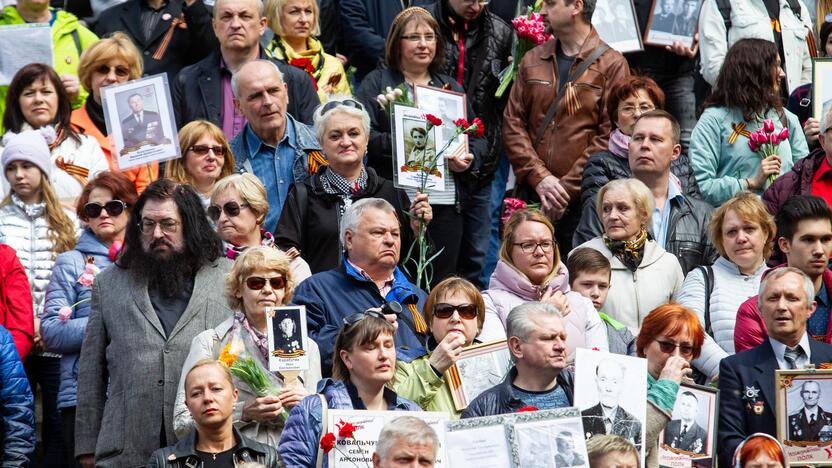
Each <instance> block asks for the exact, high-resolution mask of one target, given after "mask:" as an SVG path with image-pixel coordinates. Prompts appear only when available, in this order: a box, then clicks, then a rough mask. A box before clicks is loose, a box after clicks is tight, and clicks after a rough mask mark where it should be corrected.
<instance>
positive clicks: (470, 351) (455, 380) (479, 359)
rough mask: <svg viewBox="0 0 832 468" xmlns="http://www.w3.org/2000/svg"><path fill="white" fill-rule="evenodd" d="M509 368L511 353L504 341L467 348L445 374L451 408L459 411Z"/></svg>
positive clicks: (494, 382) (503, 378)
mask: <svg viewBox="0 0 832 468" xmlns="http://www.w3.org/2000/svg"><path fill="white" fill-rule="evenodd" d="M509 369H511V353H510V352H509V350H508V342H507V341H506V340H500V341H491V342H488V343H482V344H477V345H473V346H469V347H467V348H465V349H463V350H462V352H461V353H460V355H459V358H458V359H457V361H456V362H455V363H454V364H453V365H451V367H450V368H448V370H447V371H445V381H446V382H447V385H448V387H449V388H450V390H451V396H452V397H453V400H454V407H456V409H457V411H462V410H464V409H465V408H467V407H468V405H469V404H470V403H471V402H472V401H473V400H474V398H476V397H477V396H479V395H480V394H481V393H482V392H484V391H485V390H488V389H489V388H491V387H494V386H495V385H497V384H499V383H500V382H502V381H503V380H505V378H506V375H507V374H508V371H509Z"/></svg>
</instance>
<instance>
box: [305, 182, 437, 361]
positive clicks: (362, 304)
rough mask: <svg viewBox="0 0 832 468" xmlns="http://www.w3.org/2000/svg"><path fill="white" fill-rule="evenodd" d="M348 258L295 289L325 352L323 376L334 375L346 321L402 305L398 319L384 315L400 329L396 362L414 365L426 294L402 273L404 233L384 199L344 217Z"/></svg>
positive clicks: (423, 331) (359, 205)
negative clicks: (334, 361) (392, 303)
mask: <svg viewBox="0 0 832 468" xmlns="http://www.w3.org/2000/svg"><path fill="white" fill-rule="evenodd" d="M340 241H341V245H342V247H343V249H344V252H345V253H344V256H343V257H342V259H341V262H340V265H339V266H338V267H336V268H334V269H332V270H329V271H323V272H320V273H316V274H314V275H312V276H311V277H309V278H308V279H306V280H305V281H304V282H302V283H301V284H300V285H299V286H298V288H297V289H296V290H295V297H294V299H293V302H294V303H295V304H298V305H305V306H306V321H307V328H308V330H309V337H310V338H312V339H313V340H315V342H317V343H318V347H319V348H320V350H321V373H322V375H323V376H324V377H329V376H330V374H331V373H332V351H333V345H334V343H335V337H336V336H337V335H338V332H339V331H340V330H341V327H342V326H343V325H344V319H346V318H347V317H349V316H350V315H352V314H354V313H356V312H363V311H365V310H367V309H370V308H374V307H382V306H383V305H384V304H385V303H387V302H389V301H396V302H398V303H399V304H400V305H401V307H402V310H401V312H400V313H398V314H393V313H390V312H385V314H386V318H387V320H388V321H390V322H391V323H393V324H394V325H395V326H396V328H397V329H396V336H395V342H396V358H397V359H398V360H401V361H405V362H410V361H412V360H413V359H416V358H417V357H420V356H422V355H424V354H425V353H426V351H425V342H426V339H427V331H428V329H427V324H426V323H425V319H424V317H423V316H422V307H423V306H424V304H425V299H427V294H425V292H424V291H422V290H421V289H419V288H417V287H415V286H414V285H412V284H411V283H410V281H408V279H407V277H406V276H405V275H404V273H403V272H402V271H401V270H400V269H399V267H398V266H397V264H398V263H399V254H400V253H399V250H400V248H401V232H400V224H399V219H398V217H397V216H396V210H395V208H393V205H391V204H390V203H389V202H387V201H386V200H383V199H381V198H362V199H361V200H358V201H356V202H353V203H352V204H351V205H349V207H348V208H347V209H346V210H345V211H344V214H343V215H342V216H341V235H340Z"/></svg>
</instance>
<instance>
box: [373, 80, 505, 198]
mask: <svg viewBox="0 0 832 468" xmlns="http://www.w3.org/2000/svg"><path fill="white" fill-rule="evenodd" d="M402 83H404V75H402V74H401V73H399V72H398V71H395V70H390V69H386V68H385V69H378V70H373V72H372V73H370V74H369V75H367V77H366V78H364V81H362V82H361V87H360V88H358V92H357V93H356V97H357V98H358V100H359V101H361V103H362V104H364V108H365V109H367V113H368V114H370V127H371V130H370V143H369V145H368V146H367V156H368V158H367V166H369V167H372V168H373V169H375V170H376V172H377V173H378V175H379V176H381V177H384V178H385V179H389V180H393V141H392V137H391V135H392V134H391V132H390V115H389V114H388V113H387V111H386V110H385V109H382V108H381V106H380V105H379V104H378V101H376V96H378V95H379V94H381V92H382V91H384V90H385V89H387V87H388V86H389V87H391V88H396V87H397V86H399V85H401V84H402ZM446 85H447V86H450V88H451V90H452V91H457V92H460V93H464V92H465V90H464V89H463V88H462V86H460V85H459V84H457V82H456V81H454V79H453V78H451V77H450V76H447V75H443V74H439V73H431V81H430V86H435V87H437V88H442V87H444V86H446ZM467 105H468V121H469V122H470V121H471V120H473V118H474V117H475V115H474V111H473V108H472V107H471V103H470V102H468V103H467ZM468 151H469V152H470V153H472V154H473V155H474V160H473V161H472V162H471V167H469V168H468V170H467V171H465V172H464V173H462V174H456V173H455V174H454V177H456V181H457V182H461V183H463V184H466V183H468V184H476V185H477V187H479V186H480V185H481V184H482V183H483V182H480V181H479V171H480V170H481V166H482V161H483V157H484V156H485V154H487V152H488V143H487V142H486V141H485V138H479V137H475V136H469V137H468ZM457 189H459V187H457ZM457 198H458V197H457Z"/></svg>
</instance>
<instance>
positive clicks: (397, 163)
mask: <svg viewBox="0 0 832 468" xmlns="http://www.w3.org/2000/svg"><path fill="white" fill-rule="evenodd" d="M391 118H392V119H393V122H392V125H391V128H392V129H393V178H394V179H395V180H394V183H395V186H396V187H398V188H415V189H418V188H420V187H421V186H422V182H423V181H424V182H425V184H426V185H425V187H426V188H427V190H428V191H434V192H443V191H445V171H446V170H447V169H446V168H447V166H446V165H445V158H442V157H440V158H437V157H436V151H437V150H438V149H439V148H441V147H442V146H441V143H440V141H441V140H440V138H441V136H440V135H439V133H440V128H437V127H432V128H430V129H428V121H427V119H426V118H425V111H423V110H421V109H418V108H416V107H411V106H405V105H403V104H393V115H392V116H391ZM434 161H435V162H436V167H435V168H433V169H432V170H429V171H428V170H426V169H424V168H426V167H427V166H429V165H431V164H432V163H433V162H434Z"/></svg>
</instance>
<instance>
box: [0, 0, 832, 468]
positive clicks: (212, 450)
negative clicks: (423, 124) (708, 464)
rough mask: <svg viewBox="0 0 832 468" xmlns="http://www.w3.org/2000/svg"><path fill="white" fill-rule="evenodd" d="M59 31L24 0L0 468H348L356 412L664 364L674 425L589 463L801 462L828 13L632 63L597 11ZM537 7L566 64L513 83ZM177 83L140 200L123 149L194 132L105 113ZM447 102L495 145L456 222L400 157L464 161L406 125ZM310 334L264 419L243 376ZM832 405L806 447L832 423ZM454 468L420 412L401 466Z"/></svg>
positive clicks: (825, 202) (551, 45)
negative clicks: (301, 364) (447, 95)
mask: <svg viewBox="0 0 832 468" xmlns="http://www.w3.org/2000/svg"><path fill="white" fill-rule="evenodd" d="M51 3H52V5H50V2H46V1H42V0H2V1H0V4H3V5H5V6H4V8H3V10H2V11H1V12H0V25H15V24H25V23H40V24H45V25H48V26H49V27H50V28H51V31H52V41H53V44H52V51H53V53H54V60H53V61H52V65H49V64H44V63H28V64H26V65H24V66H22V68H20V69H19V71H17V73H16V74H15V75H14V76H13V77H12V78H11V80H10V82H9V83H8V84H7V85H3V86H0V100H2V103H0V112H2V127H0V132H3V138H2V146H0V162H1V163H2V169H3V177H2V180H0V190H2V196H0V412H1V413H2V417H1V418H0V428H2V429H3V431H2V434H0V448H2V455H0V465H2V466H4V467H7V466H8V467H27V466H32V467H35V466H45V467H50V468H52V467H77V466H80V467H84V468H88V467H93V466H96V467H123V466H144V465H147V466H153V467H163V466H166V467H183V466H189V467H192V466H217V467H220V466H223V467H225V466H250V467H255V466H267V467H278V466H281V467H282V466H288V467H307V468H311V467H316V466H317V467H320V466H324V465H326V464H327V463H328V459H329V456H330V453H328V451H327V450H324V444H323V443H322V442H321V441H322V437H323V436H324V435H325V434H327V433H328V431H329V430H330V429H328V427H327V425H328V423H327V418H326V415H327V411H328V410H329V409H338V410H343V409H353V410H373V411H423V410H424V411H436V412H443V413H446V414H447V415H448V417H449V418H450V419H452V420H453V419H459V418H472V417H482V416H494V415H501V414H511V413H515V412H518V411H522V410H525V409H527V408H529V407H533V408H536V409H539V410H547V409H556V408H563V407H571V406H574V401H575V398H574V397H575V374H576V372H592V371H593V369H589V370H587V369H577V368H576V353H577V350H578V349H580V348H585V349H594V350H597V351H601V352H608V353H613V354H620V355H627V356H636V357H639V358H643V359H645V360H646V364H647V375H646V376H645V378H646V381H647V382H646V383H647V403H646V405H647V406H646V407H647V409H646V415H643V416H642V418H644V419H643V423H644V427H643V428H642V427H641V425H640V424H641V422H639V421H635V420H633V419H632V417H631V415H629V413H627V412H626V411H624V409H623V408H621V407H620V406H619V405H618V403H617V402H616V401H614V400H610V401H607V400H604V399H603V398H601V399H600V400H599V402H598V404H597V407H592V408H589V409H585V410H584V424H585V425H586V424H588V423H587V417H590V418H595V420H594V423H593V424H594V426H593V427H592V428H588V429H587V428H585V429H586V432H587V433H591V434H600V435H594V436H592V437H590V438H589V439H588V440H587V441H586V449H587V455H588V457H589V459H588V463H589V465H590V466H591V467H593V468H595V467H599V468H611V467H638V466H640V463H641V461H640V460H641V455H640V453H641V449H643V452H644V453H645V454H646V457H645V459H644V466H647V467H658V466H659V465H658V457H659V453H660V445H659V440H660V437H662V434H664V435H663V438H662V439H661V440H663V443H664V444H666V445H667V446H669V447H671V448H672V449H678V448H679V447H693V446H696V445H695V444H699V447H700V449H701V445H702V444H703V443H704V440H706V439H708V438H709V437H710V438H712V439H715V441H716V442H715V444H714V447H715V450H714V452H715V457H716V459H718V466H719V467H721V468H728V467H733V466H739V467H758V466H767V467H769V466H771V467H776V466H780V467H785V466H787V459H786V456H785V454H784V449H783V446H782V444H781V442H780V441H779V440H778V439H777V436H778V430H777V426H776V422H777V412H778V410H779V409H778V407H777V402H776V399H775V397H774V395H775V391H774V378H775V371H776V370H778V369H802V368H804V367H806V366H811V365H815V366H818V367H820V366H821V365H822V364H824V363H827V364H828V363H829V362H830V361H832V320H830V317H832V315H830V314H832V300H830V297H832V295H830V294H832V293H830V291H832V289H830V288H832V271H830V268H829V261H830V254H831V253H832V209H830V203H832V133H830V132H832V106H830V105H828V104H829V101H826V102H813V101H814V100H815V99H818V100H823V99H825V97H822V96H814V95H813V93H814V89H815V85H816V83H813V77H812V60H813V58H814V57H817V56H830V54H832V42H830V40H832V37H830V33H832V16H830V15H829V14H830V13H832V5H829V4H828V2H818V3H817V5H816V4H815V2H809V1H807V2H805V3H804V1H803V0H786V1H784V2H779V3H778V2H776V1H773V0H741V1H731V2H726V1H723V0H704V1H703V2H701V4H702V5H701V10H699V12H698V17H697V5H698V4H697V2H694V1H675V2H674V1H672V0H671V1H666V2H648V1H641V0H634V1H633V8H632V12H633V13H634V14H635V16H636V23H637V26H638V28H639V33H640V34H644V33H645V31H647V30H648V29H649V28H650V27H651V23H655V24H656V25H657V26H656V27H657V28H658V27H659V24H660V23H661V24H664V26H662V27H663V28H664V29H667V30H672V31H676V30H679V31H682V30H690V29H691V28H692V26H691V25H692V24H694V23H697V18H698V26H697V27H696V29H697V31H698V32H697V34H696V35H695V36H694V37H693V38H692V42H691V43H681V42H674V43H673V44H672V45H667V46H657V45H651V44H645V45H644V47H643V50H641V51H637V52H628V53H625V54H622V53H620V52H619V51H616V50H615V49H613V48H611V47H610V46H609V45H608V44H607V43H606V42H605V40H604V38H602V37H601V36H600V35H599V33H598V31H597V30H596V29H595V27H593V21H595V19H594V17H593V14H594V13H596V12H595V8H596V0H537V1H532V0H409V1H407V0H405V1H401V2H399V1H390V0H265V1H260V0H213V1H209V0H89V1H87V0H67V1H66V2H64V3H62V4H60V5H58V4H56V3H60V2H55V1H53V2H51ZM654 4H657V5H654ZM527 8H530V9H534V10H535V11H538V12H539V14H540V18H541V20H542V22H543V24H544V25H545V27H546V34H551V38H549V39H548V40H546V41H544V42H542V43H541V44H540V45H538V46H536V47H533V48H531V49H530V50H528V51H526V52H525V54H524V55H523V56H516V57H514V56H512V54H514V53H516V52H517V51H518V47H517V37H516V36H517V31H515V28H514V27H513V26H512V25H511V19H512V18H514V17H515V16H516V15H517V14H524V13H525V12H526V11H527V10H526V9H527ZM605 8H608V6H606V5H605ZM653 8H656V11H655V12H653V11H652V9H653ZM599 11H600V9H599ZM613 19H614V18H612V17H605V18H600V19H598V21H603V22H605V23H611V24H612V20H613ZM827 20H829V21H827ZM615 24H618V23H615ZM610 27H613V28H616V27H621V28H623V27H626V25H623V23H622V25H621V26H606V27H605V28H607V29H608V28H610ZM4 37H8V36H4ZM607 39H609V40H610V41H613V38H607ZM524 40H525V39H524ZM14 59H15V60H16V61H18V62H23V63H25V61H26V57H15V58H14ZM504 70H513V73H516V76H515V77H514V79H513V83H512V84H511V85H510V87H508V88H506V89H505V90H503V89H500V88H501V86H503V85H504V81H505V80H506V79H508V76H507V74H506V73H505V72H504ZM159 74H164V75H166V83H168V84H169V87H170V96H171V100H172V102H171V103H170V105H171V113H172V124H173V125H174V126H175V128H176V129H177V134H178V142H176V143H178V149H179V153H180V155H181V156H180V157H179V158H178V159H173V160H168V161H164V162H154V163H152V164H147V165H140V166H138V167H134V168H131V169H127V170H121V169H120V168H119V164H118V162H119V157H120V155H119V154H118V153H117V152H116V147H115V146H114V145H113V142H114V139H115V138H116V137H117V136H119V135H120V136H121V138H122V139H123V140H124V143H125V144H126V145H127V146H129V147H136V148H139V147H142V145H145V144H151V145H152V144H154V143H153V141H149V139H148V138H149V137H148V135H149V134H150V133H149V132H150V131H149V130H148V128H150V127H154V128H155V127H158V126H161V125H162V124H163V123H162V122H161V119H162V117H161V116H160V114H159V113H158V112H157V111H158V110H159V109H154V108H152V106H148V105H147V103H146V102H143V99H142V95H140V94H132V95H130V96H129V98H128V99H127V101H126V103H127V105H128V106H129V108H130V114H129V115H127V116H123V120H122V121H120V122H113V121H111V120H112V119H111V118H109V117H108V116H107V110H106V109H107V107H108V105H112V104H111V103H109V104H108V103H107V102H105V99H104V92H103V91H102V89H104V88H106V87H108V86H112V85H115V84H120V83H126V82H128V81H131V80H136V79H139V78H141V77H145V76H152V75H159ZM421 86H430V87H434V88H440V89H442V90H444V91H449V92H452V93H457V94H459V95H463V96H465V105H464V107H465V109H464V111H465V114H466V120H467V121H469V122H475V121H476V122H478V125H479V129H478V130H479V131H478V132H475V133H472V134H470V135H468V136H467V151H462V152H455V153H454V154H453V155H445V154H439V155H438V157H440V158H444V159H445V161H444V167H446V168H447V171H446V172H445V173H444V174H440V176H441V177H442V179H443V182H444V190H433V189H431V188H430V187H428V190H427V191H426V193H421V192H420V191H417V190H415V189H412V188H408V187H404V186H400V184H399V183H398V182H397V181H396V177H395V173H396V172H397V168H396V167H395V163H394V161H395V160H396V155H397V154H398V150H397V149H396V148H397V139H404V138H407V139H410V140H412V141H413V142H414V145H413V148H412V151H411V153H409V154H408V155H407V156H406V157H407V158H411V159H417V160H422V159H425V158H426V157H428V156H430V157H433V158H435V157H437V148H433V149H429V147H428V146H427V144H426V143H425V140H426V131H425V130H424V129H422V128H416V129H415V130H412V131H410V132H409V133H408V134H407V135H403V134H402V132H400V129H398V128H396V124H395V122H394V121H393V120H392V119H391V107H390V106H387V105H385V99H382V98H383V97H384V96H385V95H387V94H389V93H390V92H391V90H393V89H398V90H400V91H402V92H403V93H404V94H405V95H406V96H407V95H413V94H414V90H415V89H416V87H421ZM503 87H504V86H503ZM498 89H500V92H498ZM503 91H504V92H503ZM813 108H814V109H820V111H819V112H816V111H813V110H812V109H813ZM475 118H476V119H478V120H475ZM116 125H120V130H119V131H118V132H114V126H116ZM427 128H428V129H429V128H430V127H427ZM504 199H507V201H506V202H505V203H504ZM508 199H513V200H510V201H509V200H508ZM425 226H426V228H425ZM423 243H427V245H428V248H427V252H428V254H429V256H430V257H431V261H430V265H429V267H428V270H427V271H428V272H429V273H428V274H427V275H426V276H425V277H424V278H423V277H422V276H421V275H419V277H418V278H417V272H416V270H415V269H414V267H413V262H411V261H408V260H412V255H411V254H412V253H413V251H418V250H419V249H418V247H417V248H416V249H414V246H418V245H419V244H423ZM423 280H424V281H423ZM289 305H297V306H304V308H305V314H306V319H305V320H306V324H307V330H306V331H307V334H308V336H303V337H301V336H299V335H298V334H299V333H300V330H299V329H295V328H294V325H293V323H292V322H291V320H290V321H288V322H287V324H286V328H285V330H284V333H285V334H286V335H287V337H288V336H294V338H291V340H294V341H290V344H289V346H290V347H291V350H292V351H296V350H297V349H298V348H299V347H300V344H298V340H299V339H300V340H301V341H304V340H305V341H306V342H308V345H305V348H304V352H305V353H306V354H305V355H306V357H307V358H308V361H309V364H310V367H309V369H308V370H304V371H302V372H299V374H298V375H297V376H295V375H284V374H282V373H280V372H268V373H267V376H266V379H265V380H267V381H268V382H264V385H267V386H268V387H269V388H272V389H275V390H274V391H272V392H270V393H269V394H265V395H264V394H262V392H259V391H257V389H255V388H252V387H250V386H249V384H247V383H246V381H245V380H241V378H240V376H239V375H238V374H237V373H232V372H231V371H230V370H229V366H228V363H227V362H225V361H224V359H223V356H224V353H225V352H226V351H227V350H228V349H229V346H231V345H234V346H235V347H236V348H240V349H238V352H242V353H245V354H246V355H248V356H251V357H252V359H254V360H255V361H257V362H259V363H260V365H261V366H262V367H264V368H268V363H269V359H270V350H269V339H268V333H269V331H268V329H269V327H268V326H267V317H268V315H267V312H268V311H269V310H270V309H271V308H274V307H282V306H289ZM281 327H282V325H281ZM502 340H504V341H505V343H506V346H507V349H508V352H509V354H510V356H511V365H510V368H509V370H508V371H507V373H506V375H505V376H504V378H503V380H502V381H501V382H498V383H497V385H495V386H493V387H492V388H489V389H486V390H485V391H484V392H482V393H481V394H479V395H478V396H477V397H476V398H474V399H473V400H472V401H470V402H469V404H468V406H467V408H465V409H460V408H459V406H458V404H457V403H455V400H454V396H453V395H452V392H451V387H450V386H449V382H448V379H449V377H448V376H449V373H448V370H449V369H451V367H452V366H454V365H455V363H456V362H457V361H458V360H459V358H460V356H461V355H462V353H463V351H464V350H466V349H467V348H468V347H470V346H473V345H477V344H480V343H487V342H493V341H502ZM594 371H595V372H596V373H597V374H598V376H599V378H600V377H601V374H604V375H605V376H606V375H607V374H610V375H613V374H616V373H620V372H621V369H620V368H619V369H615V368H610V367H608V366H605V365H602V364H598V366H597V368H595V369H594ZM605 378H606V377H605ZM609 378H610V379H612V380H615V378H614V377H609ZM692 383H697V384H700V385H710V386H713V387H716V388H718V390H719V392H720V397H719V408H718V415H719V418H718V422H717V425H716V432H715V433H713V434H705V431H707V430H708V429H707V428H702V427H701V426H698V425H696V424H695V423H694V422H692V420H691V419H690V418H689V417H687V416H685V415H684V414H686V413H685V410H684V408H692V407H694V406H695V405H696V404H697V402H696V399H697V396H696V395H695V394H694V393H691V392H688V391H686V390H685V389H684V388H681V386H682V385H685V384H692ZM680 388H681V390H680ZM748 389H752V390H754V389H756V391H757V393H755V394H754V395H752V396H749V395H748V392H749V390H748ZM821 391H822V389H821V386H820V385H819V384H818V383H817V382H815V381H809V382H806V383H804V384H803V386H802V387H801V390H800V394H801V397H802V398H803V401H804V406H803V407H804V408H805V411H803V410H801V412H800V413H794V414H791V413H789V414H787V416H788V421H787V422H786V423H784V424H786V425H790V426H794V427H795V428H798V427H803V426H805V427H808V428H813V429H812V431H814V432H811V433H812V434H815V436H818V434H819V433H820V431H821V429H822V427H821V426H819V425H818V423H816V420H815V419H814V418H815V417H818V418H820V419H822V420H823V421H826V422H830V424H832V415H830V414H829V413H826V412H825V411H822V410H821V409H820V408H819V407H818V405H817V400H818V398H819V395H820V393H821ZM677 395H678V397H677ZM36 400H37V401H38V402H39V403H38V404H37V408H38V409H39V411H38V414H37V415H36V414H35V413H36V411H35V408H36V405H35V401H36ZM677 400H678V401H677ZM677 407H679V408H682V413H684V414H683V415H682V419H681V420H680V419H674V420H672V421H671V415H673V414H674V408H677ZM590 413H591V414H590ZM807 418H810V419H807ZM637 424H638V426H637ZM680 426H681V427H680ZM694 426H695V430H694ZM590 429H591V430H590ZM642 429H643V430H644V431H643V433H644V435H642ZM796 430H797V429H796ZM807 431H808V430H807ZM551 437H552V444H553V446H558V447H560V446H561V445H563V446H564V447H567V446H569V447H571V441H570V439H568V438H561V439H558V437H559V436H558V434H551ZM792 437H793V438H794V439H795V440H797V439H800V440H812V439H811V438H810V437H809V438H807V437H808V436H806V435H805V434H803V432H800V433H799V434H798V433H797V432H795V433H794V435H793V436H792ZM555 439H557V440H555ZM439 450H440V447H439V439H438V438H437V435H436V434H435V433H434V431H433V429H431V427H430V426H428V425H427V424H425V423H424V422H423V421H422V420H421V419H419V418H414V417H413V416H410V415H404V416H399V417H397V418H394V419H392V420H390V421H388V422H387V424H386V425H385V426H384V429H383V430H382V431H381V435H380V438H379V440H378V442H377V444H376V446H375V453H373V454H372V462H373V464H374V466H376V467H385V468H386V467H401V466H433V464H434V462H435V460H436V459H437V457H438V456H439V455H438V454H439ZM683 451H684V449H683ZM567 452H568V453H567ZM711 455H714V453H711ZM559 456H560V457H561V458H560V459H561V460H567V459H569V460H571V461H563V462H560V463H573V462H574V463H579V462H578V456H577V455H576V454H574V453H573V452H572V449H571V448H569V450H566V448H565V449H564V453H560V454H559ZM580 463H583V462H580ZM558 466H561V465H558ZM564 466H565V465H564Z"/></svg>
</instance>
